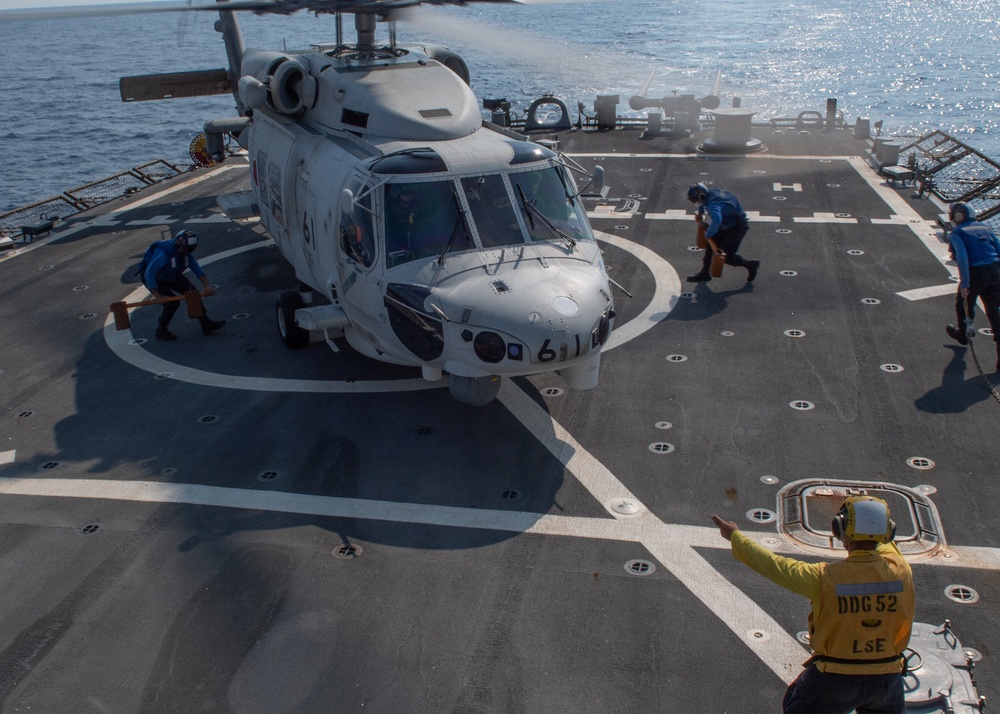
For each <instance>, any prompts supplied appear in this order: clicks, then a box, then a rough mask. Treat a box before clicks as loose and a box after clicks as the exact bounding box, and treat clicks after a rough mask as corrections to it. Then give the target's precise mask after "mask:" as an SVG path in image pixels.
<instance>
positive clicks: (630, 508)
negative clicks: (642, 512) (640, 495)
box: [611, 498, 639, 516]
mask: <svg viewBox="0 0 1000 714" xmlns="http://www.w3.org/2000/svg"><path fill="white" fill-rule="evenodd" d="M611 510H612V511H614V512H615V513H620V514H622V515H623V516H634V515H635V514H636V513H638V512H639V504H637V503H636V502H635V501H629V500H628V499H625V498H623V499H621V500H618V501H615V502H614V503H613V504H612V505H611Z"/></svg>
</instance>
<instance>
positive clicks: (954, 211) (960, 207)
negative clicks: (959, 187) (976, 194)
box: [948, 203, 976, 223]
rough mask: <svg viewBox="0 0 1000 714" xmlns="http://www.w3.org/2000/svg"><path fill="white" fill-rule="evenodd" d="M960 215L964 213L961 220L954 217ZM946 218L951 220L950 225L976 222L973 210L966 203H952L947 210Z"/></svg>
mask: <svg viewBox="0 0 1000 714" xmlns="http://www.w3.org/2000/svg"><path fill="white" fill-rule="evenodd" d="M960 213H964V214H965V217H964V218H962V219H959V218H957V217H956V216H957V215H958V214H960ZM948 218H950V219H951V221H952V223H965V222H966V221H974V220H976V212H975V210H974V209H973V208H972V207H971V206H970V205H969V204H967V203H953V204H951V207H950V208H949V209H948Z"/></svg>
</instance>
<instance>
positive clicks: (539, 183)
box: [510, 166, 594, 242]
mask: <svg viewBox="0 0 1000 714" xmlns="http://www.w3.org/2000/svg"><path fill="white" fill-rule="evenodd" d="M510 180H511V183H512V184H513V188H514V193H515V194H516V195H517V196H518V203H519V204H520V208H521V211H522V213H523V217H524V222H525V224H526V225H527V228H528V235H529V236H530V238H531V239H532V240H558V239H559V237H560V234H562V235H564V236H566V237H567V238H569V239H570V240H571V241H572V242H575V241H578V240H593V239H594V236H593V233H591V231H590V224H589V223H587V219H586V213H585V212H584V210H583V205H582V204H581V202H580V201H579V200H577V198H576V196H575V195H574V194H575V191H574V190H573V188H572V185H571V184H570V183H569V182H568V180H567V178H566V176H565V175H564V173H563V171H562V170H561V169H559V168H558V167H555V166H548V167H546V168H543V169H535V170H533V171H524V172H520V173H514V174H511V175H510Z"/></svg>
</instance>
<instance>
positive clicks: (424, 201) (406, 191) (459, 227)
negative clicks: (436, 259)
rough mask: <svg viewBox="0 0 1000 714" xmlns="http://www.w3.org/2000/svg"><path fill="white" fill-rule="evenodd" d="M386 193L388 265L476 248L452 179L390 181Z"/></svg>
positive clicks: (392, 265)
mask: <svg viewBox="0 0 1000 714" xmlns="http://www.w3.org/2000/svg"><path fill="white" fill-rule="evenodd" d="M384 196H385V250H386V266H387V267H389V268H392V267H394V266H397V265H401V264H402V263H407V262H409V261H411V260H417V259H419V258H427V257H430V256H436V255H441V254H442V253H444V252H445V251H446V250H447V251H448V252H451V253H457V252H459V251H463V250H469V249H471V248H475V247H476V246H475V243H474V242H473V240H472V236H471V235H470V234H469V228H468V226H467V224H466V222H465V217H464V215H463V214H462V213H460V212H459V201H458V196H457V194H456V189H455V184H454V183H453V182H452V181H431V182H422V183H390V184H386V186H385V194H384ZM449 246H450V247H449Z"/></svg>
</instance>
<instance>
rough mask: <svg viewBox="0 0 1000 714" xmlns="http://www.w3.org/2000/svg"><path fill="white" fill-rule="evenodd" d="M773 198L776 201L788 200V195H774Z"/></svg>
mask: <svg viewBox="0 0 1000 714" xmlns="http://www.w3.org/2000/svg"><path fill="white" fill-rule="evenodd" d="M772 198H773V199H774V200H775V201H787V200H788V197H787V196H772Z"/></svg>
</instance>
